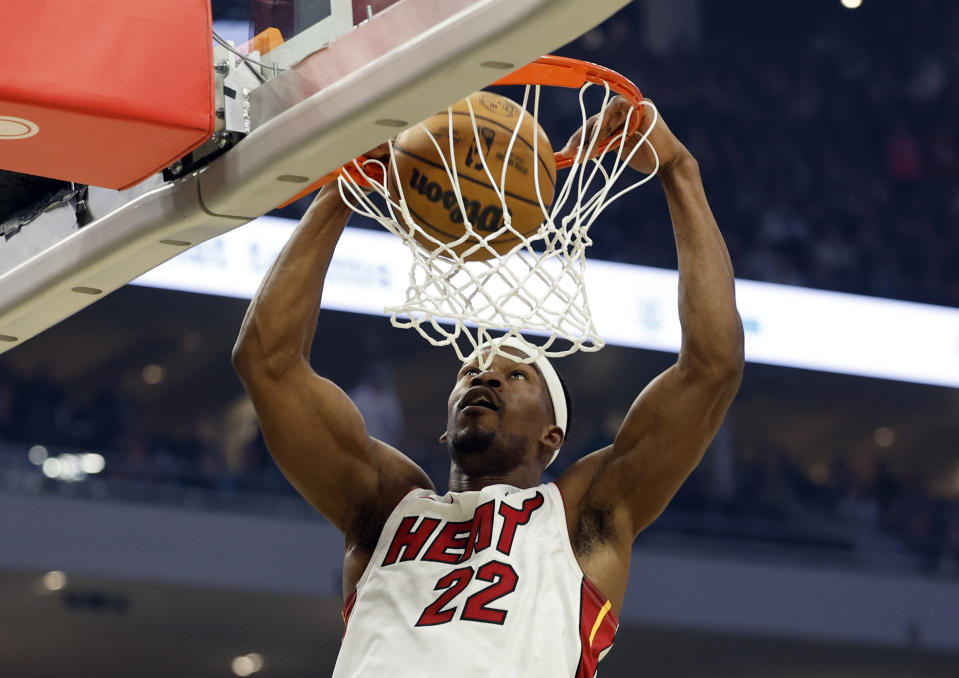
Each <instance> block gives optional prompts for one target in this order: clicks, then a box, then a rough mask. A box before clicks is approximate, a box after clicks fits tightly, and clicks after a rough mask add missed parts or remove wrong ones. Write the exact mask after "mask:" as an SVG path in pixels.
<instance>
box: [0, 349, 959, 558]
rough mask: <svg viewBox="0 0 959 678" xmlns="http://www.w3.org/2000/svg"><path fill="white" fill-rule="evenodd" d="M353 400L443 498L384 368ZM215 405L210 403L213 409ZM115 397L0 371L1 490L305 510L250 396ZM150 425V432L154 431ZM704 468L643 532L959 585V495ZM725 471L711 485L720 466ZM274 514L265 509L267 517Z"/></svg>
mask: <svg viewBox="0 0 959 678" xmlns="http://www.w3.org/2000/svg"><path fill="white" fill-rule="evenodd" d="M347 386H349V389H348V393H349V395H350V396H351V398H353V400H354V402H356V404H357V406H358V407H359V408H360V410H361V412H362V413H363V415H364V418H365V420H366V422H367V425H368V428H369V431H370V433H371V434H372V435H374V436H378V437H380V438H381V439H384V440H387V441H389V442H393V443H395V444H397V446H398V447H400V448H401V449H403V450H404V451H405V452H407V453H408V454H409V455H410V456H411V457H412V458H413V460H414V461H415V462H417V463H418V464H419V465H420V466H421V467H423V468H424V469H425V470H426V471H427V473H428V474H429V475H430V476H431V478H432V479H433V482H434V484H435V485H436V487H437V488H438V489H439V490H440V491H444V489H445V488H446V486H447V482H448V473H449V459H448V456H447V453H446V451H445V450H444V449H443V448H442V447H441V446H440V445H439V443H438V442H437V441H436V440H435V437H431V438H430V439H422V440H418V439H416V437H415V436H411V435H409V433H408V432H407V431H406V429H405V426H404V417H403V409H402V404H401V401H400V398H399V396H398V395H397V390H396V385H395V384H394V383H393V381H392V378H391V374H390V371H389V370H388V369H386V368H385V367H382V366H378V367H375V368H372V369H370V370H368V371H367V373H366V374H365V375H363V376H362V378H360V379H359V380H358V381H357V382H356V383H354V384H348V385H347ZM211 406H212V404H211ZM138 410H139V408H138V407H137V406H136V405H134V404H132V403H129V402H125V401H124V400H123V399H121V398H119V397H117V396H116V395H115V394H112V393H111V392H109V391H106V390H104V391H102V392H101V393H100V394H99V395H96V396H94V397H93V398H91V399H90V400H89V402H87V403H84V404H82V405H78V404H76V403H74V402H72V401H71V400H70V399H69V398H68V397H67V394H66V393H64V392H62V391H60V390H59V389H58V387H57V386H55V385H54V384H53V382H52V381H50V380H48V379H44V378H43V377H42V375H37V376H35V377H34V378H32V379H30V380H29V381H21V380H19V379H16V378H14V377H13V376H12V375H11V374H9V373H8V372H4V371H3V370H2V369H0V478H2V479H3V481H4V485H5V488H6V489H12V490H27V491H34V492H53V493H66V494H80V495H82V496H94V497H109V498H113V499H129V500H135V501H162V502H173V503H178V504H186V505H190V506H197V507H205V508H211V509H225V510H231V509H239V510H243V511H256V510H260V509H261V508H262V507H268V508H266V510H270V511H274V510H277V509H276V507H277V506H279V507H280V508H281V509H282V510H283V511H284V512H285V513H289V512H294V513H298V514H301V515H308V514H310V513H311V511H312V510H311V509H309V508H308V507H307V506H306V504H305V502H303V501H302V500H301V499H299V498H298V495H297V494H296V492H295V491H294V490H293V488H292V486H290V484H289V483H288V482H287V481H286V479H285V478H284V477H283V476H282V474H281V473H280V471H279V470H278V468H277V467H276V465H275V464H274V463H273V461H272V460H271V458H270V456H269V453H268V451H267V449H266V446H265V444H264V441H263V438H262V436H261V434H260V431H259V428H258V426H257V422H256V416H255V413H254V411H253V408H252V405H251V404H250V402H249V401H248V400H247V399H246V398H245V397H238V398H237V399H236V400H235V401H233V402H228V403H224V404H222V405H221V407H220V408H219V409H218V410H210V411H209V412H205V413H198V414H196V415H195V416H193V417H192V418H188V419H186V420H182V421H168V420H166V419H164V418H162V417H156V416H155V415H156V413H151V412H147V411H138ZM148 422H152V423H148ZM618 424H619V421H618V419H617V418H616V417H613V416H611V417H608V418H607V420H605V421H602V422H585V421H580V422H578V423H577V426H578V427H584V426H591V427H592V429H593V430H590V429H585V430H581V432H580V435H579V437H578V438H576V439H574V440H576V441H578V442H577V443H576V444H574V445H569V446H567V447H568V448H569V449H565V448H564V451H563V454H562V455H560V457H559V458H558V459H557V461H556V463H555V464H554V466H553V467H551V468H550V470H549V473H548V474H547V478H546V479H547V480H548V479H551V478H555V477H556V476H558V475H559V474H561V473H562V472H563V470H564V469H565V468H566V467H567V466H568V465H569V464H571V463H572V462H573V461H574V460H575V459H576V458H578V457H579V456H580V455H582V454H584V453H587V452H589V451H592V450H594V449H598V448H600V447H602V446H604V445H606V444H608V443H609V442H611V440H612V436H613V435H614V433H615V430H616V428H618ZM716 444H717V445H719V446H721V447H722V446H725V448H726V452H725V453H724V452H723V451H722V450H714V451H712V452H710V453H709V454H707V456H706V458H705V460H704V463H703V465H702V466H701V467H700V468H699V469H697V470H696V471H695V472H694V473H693V475H692V476H690V478H689V479H688V480H687V482H686V483H685V485H684V486H683V487H682V489H681V490H680V492H679V494H678V495H677V496H676V498H675V500H674V501H673V502H672V504H671V505H670V507H669V509H667V511H666V513H665V514H664V515H663V516H662V517H661V518H660V519H659V520H658V521H657V523H655V524H654V525H653V527H652V528H650V530H648V531H647V533H644V534H645V535H647V536H648V535H652V536H653V538H655V536H656V535H657V534H659V535H663V534H672V535H682V536H691V537H697V538H704V537H705V538H718V539H722V540H724V542H723V543H724V544H727V545H729V544H732V545H735V544H736V543H739V544H740V545H741V546H746V547H748V546H750V545H753V546H756V545H758V546H759V547H761V548H764V550H765V551H767V552H769V551H770V550H773V551H775V550H776V549H777V548H780V547H788V549H792V550H795V549H799V550H801V551H802V552H803V553H815V552H817V551H819V552H823V553H826V554H827V557H828V558H831V559H835V558H836V557H837V556H841V558H840V559H841V560H844V561H848V562H849V563H850V564H852V565H862V564H864V563H866V562H872V563H873V564H876V565H878V566H880V567H893V568H902V567H905V568H907V569H915V570H918V571H921V572H924V573H937V574H943V575H951V576H959V499H955V498H953V499H948V498H940V497H934V496H932V495H931V494H930V493H929V492H928V491H926V490H925V489H924V488H923V487H922V486H921V485H920V484H919V483H917V482H911V481H908V480H904V479H902V478H899V477H897V476H895V475H894V474H892V473H891V472H890V471H889V469H888V468H886V466H885V465H884V464H883V462H882V460H881V459H880V458H874V459H870V460H869V461H868V463H866V464H863V463H862V460H858V461H857V462H855V463H853V462H852V461H850V460H849V459H844V458H842V457H838V458H836V459H835V460H834V461H832V462H830V463H828V464H827V463H822V462H819V463H816V464H813V465H811V466H810V465H808V464H807V463H806V462H804V461H803V460H801V459H792V458H790V457H788V456H787V455H785V454H783V453H781V452H778V451H777V450H775V449H764V450H750V449H738V448H737V447H736V445H735V443H734V442H733V441H731V440H730V439H729V438H728V436H724V435H722V434H721V436H720V438H719V439H718V441H717V443H716ZM37 445H42V446H43V447H44V448H45V449H46V452H45V454H44V455H43V456H44V457H54V456H58V455H60V454H62V453H82V452H89V451H96V452H98V453H100V454H102V455H103V456H104V458H105V462H106V464H105V467H104V469H103V471H102V472H100V473H97V474H96V475H90V476H87V477H81V478H74V479H66V478H62V477H48V476H46V475H44V473H43V469H42V466H41V463H42V461H43V458H40V459H37V458H33V455H32V454H31V455H29V457H28V451H29V450H30V449H31V448H33V447H35V446H37ZM717 463H720V464H726V465H727V468H726V469H725V471H724V472H723V473H724V475H725V480H723V481H721V482H717V477H716V476H717V468H716V464H717ZM270 507H271V508H270Z"/></svg>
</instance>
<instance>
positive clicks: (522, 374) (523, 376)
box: [509, 370, 527, 379]
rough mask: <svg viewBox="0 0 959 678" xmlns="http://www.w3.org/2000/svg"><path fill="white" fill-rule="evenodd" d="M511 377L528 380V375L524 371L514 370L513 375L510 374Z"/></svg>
mask: <svg viewBox="0 0 959 678" xmlns="http://www.w3.org/2000/svg"><path fill="white" fill-rule="evenodd" d="M509 376H511V377H514V378H518V377H522V378H523V379H526V378H527V376H526V373H525V372H523V371H522V370H514V371H513V372H512V373H510V375H509Z"/></svg>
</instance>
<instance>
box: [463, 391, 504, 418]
mask: <svg viewBox="0 0 959 678" xmlns="http://www.w3.org/2000/svg"><path fill="white" fill-rule="evenodd" d="M468 407H476V408H485V409H488V410H493V411H494V412H496V411H498V410H499V408H500V402H499V399H498V398H497V397H496V395H495V394H494V393H493V391H492V390H490V389H488V388H486V387H485V386H474V387H473V388H471V389H470V390H468V391H467V392H466V395H464V396H463V397H462V399H460V409H461V410H465V409H466V408H468Z"/></svg>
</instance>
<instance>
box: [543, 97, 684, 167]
mask: <svg viewBox="0 0 959 678" xmlns="http://www.w3.org/2000/svg"><path fill="white" fill-rule="evenodd" d="M630 108H631V105H630V103H629V101H627V100H626V99H624V98H623V97H621V96H617V97H614V98H613V100H612V101H610V103H609V105H608V106H607V107H606V110H605V111H603V113H602V115H601V114H599V113H597V114H596V115H594V116H592V117H591V118H590V119H589V120H587V121H586V134H585V137H584V138H585V139H586V143H589V140H590V139H591V138H592V135H593V134H594V133H595V130H596V125H600V128H599V132H598V136H597V138H596V144H595V145H596V146H598V145H599V144H600V143H602V142H603V141H605V140H606V139H608V138H609V137H611V136H613V135H614V134H617V133H620V132H622V130H623V126H624V125H625V124H626V117H627V115H628V113H629V110H630ZM650 110H651V109H649V108H648V107H645V106H644V107H642V108H640V109H639V110H637V111H635V112H634V113H633V115H634V116H635V115H643V118H642V120H640V123H639V128H638V129H637V130H636V132H635V133H634V134H633V135H632V136H631V137H630V138H629V139H627V140H626V143H625V147H624V149H623V154H624V155H627V154H629V153H630V152H631V151H632V150H633V148H634V147H635V146H636V144H637V143H639V140H640V139H641V138H642V136H643V135H644V134H645V133H646V131H647V130H648V129H649V127H650V125H652V123H653V115H652V113H651V112H650ZM581 134H582V128H580V129H578V130H576V132H575V133H574V134H573V135H572V136H571V137H570V138H569V141H568V142H566V146H565V147H564V148H563V150H562V153H569V154H575V153H576V150H577V148H578V147H579V142H580V136H581ZM646 142H647V143H644V144H643V145H642V146H641V147H640V148H639V149H637V151H636V153H635V154H634V155H633V157H632V159H631V160H630V162H629V166H630V167H632V168H633V169H635V170H637V171H639V172H643V173H644V174H649V173H650V172H652V171H654V170H655V169H656V156H658V157H659V168H660V171H663V170H667V169H669V168H671V167H672V166H673V165H675V164H676V163H677V162H678V161H679V160H680V159H682V158H684V157H687V156H689V157H691V156H690V153H689V151H688V150H687V149H686V147H685V146H683V144H682V143H681V142H680V141H679V139H677V138H676V136H675V135H674V134H673V133H672V131H671V130H670V129H669V126H668V125H667V124H666V121H665V120H663V118H662V116H659V117H658V119H657V120H656V125H655V126H654V127H653V130H652V131H651V132H650V134H649V137H648V138H647V139H646ZM650 146H652V148H655V149H656V156H654V155H653V152H652V149H651V148H650ZM597 155H599V154H598V152H596V151H593V153H592V154H591V157H596V156H597Z"/></svg>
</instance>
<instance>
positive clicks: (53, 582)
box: [43, 570, 67, 591]
mask: <svg viewBox="0 0 959 678" xmlns="http://www.w3.org/2000/svg"><path fill="white" fill-rule="evenodd" d="M66 585H67V575H65V574H64V573H63V572H61V571H60V570H52V571H50V572H47V573H46V574H45V575H43V588H45V589H46V590H47V591H60V590H61V589H63V588H65V587H66Z"/></svg>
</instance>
